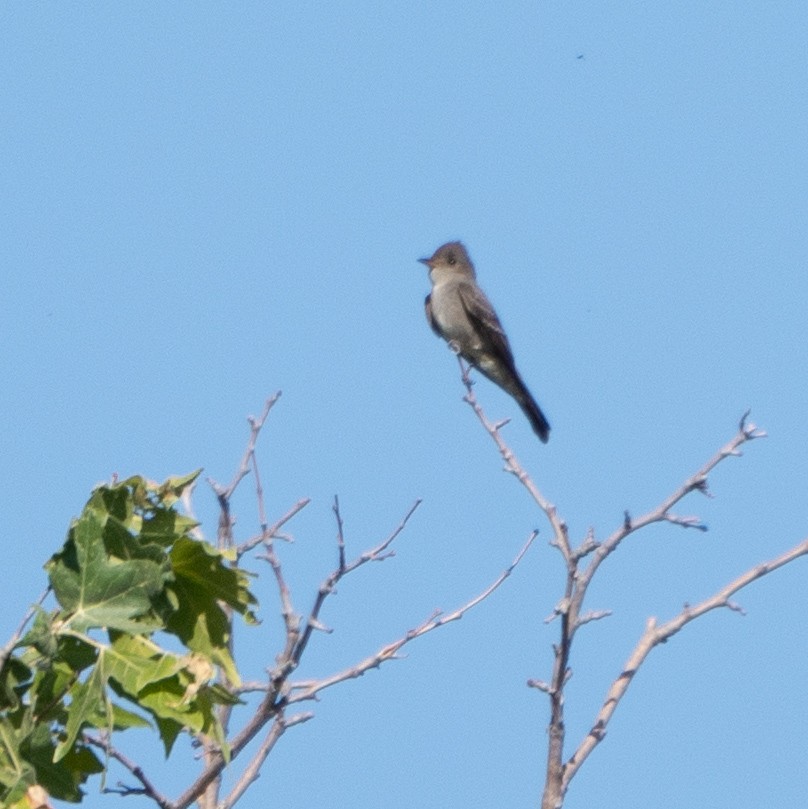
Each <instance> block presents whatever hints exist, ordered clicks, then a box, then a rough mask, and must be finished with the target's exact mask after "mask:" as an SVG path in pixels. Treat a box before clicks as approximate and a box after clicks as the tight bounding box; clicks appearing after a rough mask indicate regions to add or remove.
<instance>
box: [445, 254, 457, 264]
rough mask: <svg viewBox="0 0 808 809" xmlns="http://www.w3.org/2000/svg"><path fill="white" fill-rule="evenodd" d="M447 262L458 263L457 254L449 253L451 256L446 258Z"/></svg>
mask: <svg viewBox="0 0 808 809" xmlns="http://www.w3.org/2000/svg"><path fill="white" fill-rule="evenodd" d="M446 261H448V262H449V264H454V263H455V261H457V259H456V258H455V254H454V253H449V255H448V256H447V257H446Z"/></svg>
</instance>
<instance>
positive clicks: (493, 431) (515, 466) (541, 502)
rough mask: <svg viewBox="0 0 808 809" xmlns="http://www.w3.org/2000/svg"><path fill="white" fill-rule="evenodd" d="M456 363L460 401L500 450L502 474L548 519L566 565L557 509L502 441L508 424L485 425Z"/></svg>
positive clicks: (566, 553)
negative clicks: (517, 484) (462, 388)
mask: <svg viewBox="0 0 808 809" xmlns="http://www.w3.org/2000/svg"><path fill="white" fill-rule="evenodd" d="M457 361H458V363H459V364H460V372H461V378H462V380H463V384H464V385H465V387H466V395H465V396H464V397H463V401H465V402H467V403H468V404H469V405H470V406H471V408H472V410H474V413H475V414H476V415H477V418H478V419H479V421H480V424H482V425H483V427H484V428H485V430H486V432H487V433H488V434H489V435H490V436H491V438H492V439H493V440H494V443H495V444H496V445H497V449H498V450H499V454H500V455H501V456H502V459H503V460H504V461H505V471H506V472H510V473H511V474H512V475H514V476H515V477H516V478H517V480H518V481H519V482H520V483H521V484H522V485H523V486H524V487H525V488H526V489H527V491H528V492H529V494H530V496H531V497H532V498H533V500H534V501H535V503H536V505H538V507H539V508H540V509H541V510H542V511H543V512H544V513H545V515H546V516H547V519H548V521H549V522H550V525H551V527H552V529H553V537H554V538H553V540H552V542H551V544H552V545H554V546H555V547H557V548H558V549H559V550H560V551H561V553H562V554H563V556H564V559H565V560H567V562H568V563H569V561H570V559H571V556H572V552H571V551H570V546H569V539H568V537H567V528H566V525H565V524H564V522H563V520H561V519H560V518H559V516H558V513H557V511H556V507H555V506H554V505H553V504H552V503H551V502H550V501H549V500H548V499H547V498H546V497H545V496H544V495H543V494H542V493H541V491H539V488H538V486H536V484H535V483H534V482H533V480H532V478H531V477H530V475H528V473H527V472H526V471H525V469H524V467H523V466H522V464H521V463H520V462H519V459H518V458H517V457H516V455H515V454H514V452H513V450H512V449H511V448H510V447H509V446H508V445H507V444H506V443H505V441H503V439H502V435H501V433H500V429H501V427H503V426H504V425H506V424H507V423H508V420H507V419H506V420H505V421H501V422H498V423H496V424H492V423H491V422H490V421H488V419H487V418H486V415H485V413H484V412H483V409H482V407H480V405H479V403H478V402H477V397H476V396H475V395H474V390H473V387H472V386H473V384H474V383H473V382H472V380H471V377H470V376H469V370H470V368H469V367H468V366H467V365H466V364H465V363H464V362H463V360H462V358H461V357H460V356H459V355H458V357H457Z"/></svg>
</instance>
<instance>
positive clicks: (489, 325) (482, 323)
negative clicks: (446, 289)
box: [458, 284, 513, 368]
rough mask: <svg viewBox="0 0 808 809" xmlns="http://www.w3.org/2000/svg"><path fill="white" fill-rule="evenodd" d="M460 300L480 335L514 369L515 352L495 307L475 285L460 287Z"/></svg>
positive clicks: (462, 285)
mask: <svg viewBox="0 0 808 809" xmlns="http://www.w3.org/2000/svg"><path fill="white" fill-rule="evenodd" d="M458 293H459V295H460V300H461V302H462V303H463V308H464V309H465V310H466V314H467V315H468V316H469V320H471V322H472V324H473V325H474V327H475V330H476V331H477V333H478V334H484V335H485V336H486V337H487V338H488V339H489V340H490V342H491V348H492V349H493V350H494V352H495V353H496V354H497V355H499V356H500V357H501V358H502V359H503V360H504V361H505V362H506V363H507V364H508V365H509V366H510V367H511V368H513V352H512V351H511V345H510V343H509V342H508V338H507V337H506V336H505V330H504V329H503V328H502V324H501V323H500V322H499V318H498V317H497V313H496V312H495V311H494V307H493V306H491V303H490V301H489V300H488V298H486V297H485V294H484V293H483V291H482V290H481V289H480V288H479V287H478V286H476V285H473V284H460V285H459V286H458Z"/></svg>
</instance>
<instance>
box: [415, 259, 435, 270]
mask: <svg viewBox="0 0 808 809" xmlns="http://www.w3.org/2000/svg"><path fill="white" fill-rule="evenodd" d="M418 261H420V262H421V264H426V266H427V267H429V269H430V270H431V269H432V259H431V258H419V259H418Z"/></svg>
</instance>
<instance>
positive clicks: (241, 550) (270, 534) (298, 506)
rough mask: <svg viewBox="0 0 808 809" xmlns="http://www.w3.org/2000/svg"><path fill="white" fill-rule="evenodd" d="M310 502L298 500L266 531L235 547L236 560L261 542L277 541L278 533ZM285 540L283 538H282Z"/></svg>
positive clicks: (309, 499) (306, 498)
mask: <svg viewBox="0 0 808 809" xmlns="http://www.w3.org/2000/svg"><path fill="white" fill-rule="evenodd" d="M310 502H311V498H309V497H304V498H302V499H301V500H298V501H297V503H295V504H294V505H293V506H292V507H291V508H290V509H289V511H287V512H286V514H284V515H283V517H281V518H280V519H279V520H278V521H277V522H275V523H273V524H272V525H270V526H269V527H268V528H267V529H266V530H264V531H262V532H261V533H260V534H257V535H256V536H254V537H251V538H250V539H248V540H246V541H245V542H242V543H241V544H240V545H238V546H237V547H236V558H237V559H240V558H241V557H242V556H244V554H245V553H247V552H249V551H251V550H252V549H253V548H255V547H257V546H258V545H260V544H261V543H262V542H266V541H267V540H268V539H278V531H280V529H281V528H282V527H283V526H284V525H285V524H286V523H287V522H289V520H291V519H292V517H294V516H295V514H297V513H298V512H299V511H302V510H303V509H304V508H305V507H306V506H307V505H308V504H309V503H310ZM282 538H284V539H285V537H282Z"/></svg>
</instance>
